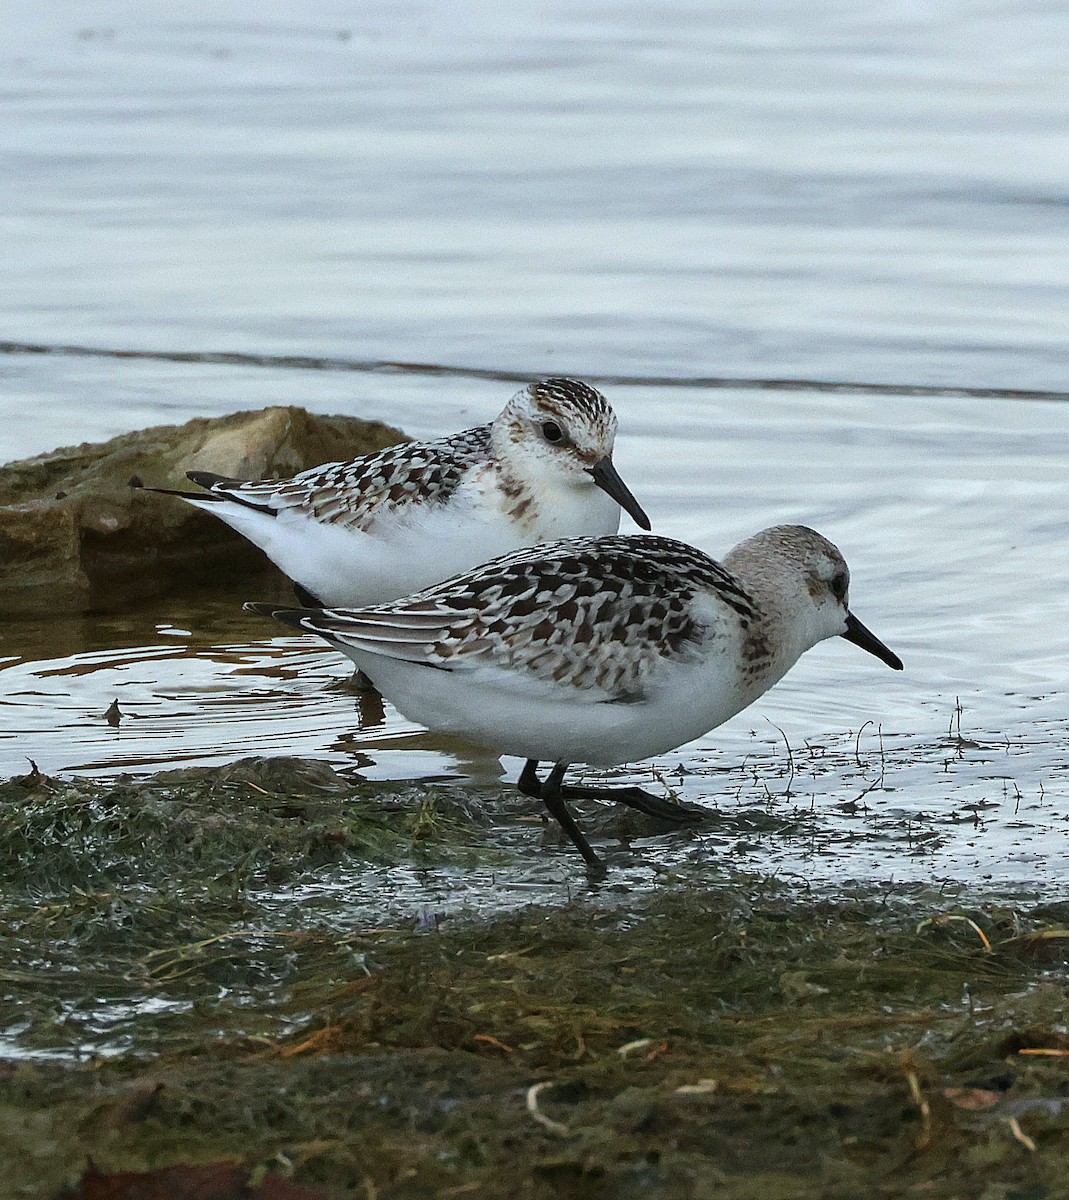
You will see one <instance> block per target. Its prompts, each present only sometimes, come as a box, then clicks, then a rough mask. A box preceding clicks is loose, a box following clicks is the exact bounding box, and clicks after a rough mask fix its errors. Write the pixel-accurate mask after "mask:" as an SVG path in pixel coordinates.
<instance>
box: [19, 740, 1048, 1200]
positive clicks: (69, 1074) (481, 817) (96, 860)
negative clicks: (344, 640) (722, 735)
mask: <svg viewBox="0 0 1069 1200" xmlns="http://www.w3.org/2000/svg"><path fill="white" fill-rule="evenodd" d="M530 816H531V812H530V808H529V806H528V805H527V804H526V803H525V802H523V801H520V800H516V799H513V798H511V797H508V798H504V797H503V795H502V793H501V792H500V791H499V790H497V789H487V790H486V791H485V792H480V791H479V789H471V790H468V789H464V790H460V789H450V788H446V787H428V786H415V785H410V784H396V785H382V784H375V785H371V784H366V783H354V782H353V781H352V780H349V779H346V778H345V777H343V776H341V775H338V774H336V773H335V772H333V771H332V770H330V769H329V768H327V767H325V766H322V765H317V764H314V763H309V762H303V761H301V760H292V759H290V760H285V759H282V760H278V759H269V760H262V759H261V760H246V761H244V762H240V763H236V764H234V765H233V766H231V767H227V768H223V769H211V770H186V771H176V772H168V773H165V774H162V775H157V776H154V777H152V778H150V779H147V780H141V781H134V780H132V779H127V780H119V781H117V782H112V783H107V784H104V783H100V784H97V783H87V782H82V781H75V782H72V781H68V780H56V779H49V778H46V777H45V776H43V775H40V774H39V773H37V772H31V773H30V774H28V775H26V776H24V777H22V778H21V779H18V780H13V781H10V782H9V783H7V784H5V785H2V787H0V870H2V873H3V879H4V881H5V883H4V889H3V896H2V898H0V939H2V942H0V946H2V949H0V962H2V963H3V964H4V965H3V967H0V981H2V988H0V1030H2V1036H3V1044H2V1048H0V1055H2V1060H3V1061H2V1062H0V1180H3V1181H4V1182H3V1184H2V1185H0V1194H3V1195H5V1196H7V1195H10V1196H28V1197H57V1196H60V1195H67V1196H101V1197H104V1196H109V1197H119V1196H132V1195H134V1194H138V1195H165V1194H167V1195H172V1196H176V1197H180V1196H181V1195H183V1194H188V1195H190V1196H193V1195H208V1194H211V1195H213V1196H224V1195H235V1196H237V1195H246V1196H255V1195H264V1196H267V1195H275V1196H278V1197H286V1196H292V1197H298V1196H300V1197H310V1196H359V1197H382V1198H387V1197H390V1198H393V1197H398V1198H400V1197H422V1196H441V1197H453V1196H468V1195H471V1196H477V1197H480V1196H485V1197H498V1196H516V1195H522V1196H531V1197H539V1198H541V1197H557V1196H581V1197H630V1196H635V1195H649V1196H663V1197H683V1196H709V1195H716V1196H723V1197H729V1198H731V1200H750V1198H753V1200H757V1198H761V1200H765V1198H768V1197H772V1198H781V1197H782V1198H794V1197H798V1198H801V1197H806V1198H807V1200H808V1198H810V1197H829V1198H830V1197H835V1198H837V1200H838V1198H842V1200H847V1198H854V1197H857V1198H859V1200H860V1198H862V1197H864V1198H866V1200H867V1198H869V1197H873V1196H883V1195H887V1196H914V1195H916V1196H933V1197H947V1198H949V1197H970V1198H972V1197H981V1198H983V1200H1039V1198H1041V1197H1055V1196H1058V1195H1063V1194H1064V1180H1065V1179H1066V1178H1067V1177H1069V1113H1067V1112H1066V1111H1065V1106H1066V1104H1067V1103H1069V1032H1067V1029H1069V1020H1067V1012H1066V1008H1067V1000H1066V990H1065V976H1066V960H1067V957H1069V929H1067V928H1066V922H1067V921H1069V908H1066V907H1064V906H1062V905H1060V904H1048V905H1046V906H1042V907H1039V906H1036V904H1035V903H1034V902H1032V903H1025V902H1018V903H1009V902H992V901H990V900H989V901H985V902H979V901H977V900H976V899H975V898H971V897H969V896H968V895H966V894H965V893H959V894H956V895H955V894H952V893H950V892H949V891H948V890H947V889H945V888H944V889H943V890H941V891H940V890H938V889H936V888H934V887H923V886H918V885H912V886H909V887H884V888H874V887H869V886H867V887H864V888H839V889H837V890H836V892H835V893H834V895H825V894H818V893H815V892H811V891H806V890H805V889H803V888H800V887H798V886H791V887H788V886H786V885H785V884H783V883H780V882H777V881H775V880H770V879H767V878H762V877H757V876H746V875H742V874H739V873H738V872H735V871H732V870H731V868H730V867H729V865H728V864H729V862H730V861H731V859H730V858H729V857H728V856H725V857H724V858H723V859H721V860H718V859H716V858H711V857H709V856H705V857H703V858H702V861H701V866H700V869H699V867H698V866H697V865H696V866H694V867H693V868H688V869H686V870H683V869H681V871H680V872H678V873H667V874H664V875H662V876H661V877H660V882H659V883H658V884H657V885H656V886H654V887H653V888H651V889H647V890H644V891H643V892H642V893H641V895H639V894H630V893H629V892H628V891H627V889H626V887H624V886H622V885H621V883H620V879H621V878H626V875H625V874H624V873H621V872H619V871H617V872H614V874H611V875H610V877H609V880H608V881H607V882H606V883H605V884H604V885H603V886H602V887H601V888H600V889H594V888H592V887H590V886H588V885H587V884H586V883H585V877H584V876H583V873H582V871H581V868H580V866H579V864H578V863H576V862H573V861H572V858H571V856H570V852H568V851H563V850H562V851H557V850H555V849H539V848H537V847H536V846H534V845H532V841H531V837H530V833H531V830H532V825H531V823H530V821H529V819H528V818H529V817H530ZM593 816H594V814H593V813H592V812H590V811H589V810H588V811H587V812H586V813H585V814H584V821H586V822H591V823H592V824H593V826H594V827H597V822H596V821H594V820H593ZM629 819H630V818H629ZM492 826H494V827H493V828H491V827H492ZM517 828H521V829H522V842H523V844H522V845H518V844H517V838H516V836H515V830H516V829H517ZM617 832H620V831H619V830H617ZM632 832H634V833H635V834H636V835H648V834H649V833H650V832H652V830H651V829H649V828H646V829H641V828H636V829H633V830H632ZM565 855H567V857H564V856H565ZM532 856H534V857H537V858H540V859H547V858H548V859H551V860H554V861H557V860H558V859H559V860H560V861H559V864H558V865H562V866H564V867H566V868H568V869H570V870H571V871H572V872H573V874H574V889H573V893H572V899H571V900H570V902H563V903H560V904H557V905H552V906H549V905H541V906H530V905H523V904H520V903H518V902H517V903H516V904H514V905H513V907H512V910H511V911H502V910H501V909H496V910H491V911H489V912H488V911H479V910H477V909H471V910H470V911H466V912H465V911H457V910H455V909H453V910H451V911H450V910H448V906H443V905H442V904H439V903H437V902H436V901H435V900H434V897H435V895H436V888H437V891H438V892H439V893H441V894H445V893H447V892H448V890H449V881H450V880H451V879H457V880H461V879H463V878H465V877H466V876H469V875H471V874H472V873H475V874H478V875H480V876H481V877H482V878H483V880H484V885H485V886H484V887H483V891H484V893H485V894H487V895H492V894H493V881H494V880H495V879H497V880H499V881H500V887H501V888H502V890H504V889H506V888H507V887H508V886H509V881H510V879H511V878H513V877H514V876H515V875H516V874H517V873H522V872H523V871H524V870H525V869H526V868H527V866H528V865H529V860H530V859H531V857H532ZM614 878H615V882H614ZM413 880H416V881H422V885H423V886H422V890H420V889H418V888H416V889H414V888H411V887H409V893H408V894H409V896H410V897H411V896H413V895H423V896H425V897H429V898H430V899H429V904H428V906H426V907H424V906H422V905H421V904H420V903H415V904H413V903H409V904H408V905H407V907H406V905H404V904H401V903H399V902H398V901H397V899H396V896H397V894H398V892H399V891H402V892H403V891H404V890H405V888H406V887H407V886H409V885H410V884H411V882H412V881H413ZM428 881H429V882H428ZM376 889H378V890H376ZM90 1163H91V1164H92V1167H91V1168H90V1167H89V1164H90ZM179 1167H182V1168H183V1169H184V1170H185V1172H186V1173H185V1174H184V1175H182V1176H181V1178H182V1179H183V1180H185V1181H186V1182H185V1183H183V1184H181V1185H180V1184H179V1183H178V1180H179V1176H178V1175H177V1174H174V1172H175V1171H177V1169H178V1168H179ZM165 1171H170V1172H172V1174H170V1175H168V1176H166V1177H165V1176H164V1175H159V1174H157V1175H156V1178H157V1180H161V1179H164V1178H166V1179H168V1180H169V1181H170V1182H167V1183H160V1184H159V1189H162V1190H157V1191H155V1192H150V1191H142V1192H137V1193H135V1192H134V1191H133V1190H131V1189H132V1186H133V1185H130V1188H128V1189H127V1190H122V1189H123V1187H125V1186H126V1185H125V1184H122V1183H121V1182H120V1181H121V1180H124V1179H125V1180H130V1179H134V1178H135V1175H128V1176H119V1175H116V1174H115V1173H117V1172H133V1173H139V1172H146V1173H150V1174H149V1175H147V1176H146V1178H151V1177H152V1176H151V1173H152V1172H157V1173H159V1172H165ZM224 1176H225V1178H226V1179H227V1180H229V1184H228V1185H227V1186H229V1187H230V1188H231V1190H230V1191H225V1190H224V1185H223V1183H222V1182H220V1181H223V1180H224ZM195 1180H199V1181H200V1182H199V1183H197V1182H191V1181H195ZM209 1180H210V1181H211V1186H215V1187H216V1190H215V1191H211V1192H209V1190H208V1188H209V1182H208V1181H209ZM109 1181H111V1182H110V1183H109ZM138 1186H141V1185H138ZM109 1187H110V1188H111V1190H108V1188H109ZM180 1188H184V1189H185V1190H180ZM198 1188H199V1189H200V1190H197V1189H198ZM261 1189H262V1190H261Z"/></svg>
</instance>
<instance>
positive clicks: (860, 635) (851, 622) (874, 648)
mask: <svg viewBox="0 0 1069 1200" xmlns="http://www.w3.org/2000/svg"><path fill="white" fill-rule="evenodd" d="M842 636H843V637H844V638H846V640H847V641H848V642H853V643H854V645H855V646H860V647H861V649H862V650H867V651H868V652H869V653H870V654H875V655H876V657H877V658H878V659H879V660H880V661H881V662H885V663H886V664H887V665H888V666H889V667H890V668H891V669H892V670H894V671H901V670H902V660H901V659H900V658H899V657H898V655H897V654H895V652H894V651H893V650H888V648H887V647H886V646H885V645H884V644H883V642H881V641H880V639H879V638H878V637H877V636H876V635H875V634H874V633H870V632H869V631H868V630H867V629H866V628H865V626H864V625H862V624H861V622H860V621H859V620H858V619H857V617H855V616H854V614H853V613H847V614H846V632H845V633H844V634H843V635H842Z"/></svg>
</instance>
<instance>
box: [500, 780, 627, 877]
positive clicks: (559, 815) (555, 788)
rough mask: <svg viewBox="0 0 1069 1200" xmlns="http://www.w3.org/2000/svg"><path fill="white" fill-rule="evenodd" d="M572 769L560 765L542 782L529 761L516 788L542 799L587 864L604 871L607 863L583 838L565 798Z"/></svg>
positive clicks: (594, 869) (593, 869)
mask: <svg viewBox="0 0 1069 1200" xmlns="http://www.w3.org/2000/svg"><path fill="white" fill-rule="evenodd" d="M567 770H568V764H567V763H557V765H556V766H555V767H554V768H553V770H552V771H550V773H549V774H548V775H547V776H546V778H545V780H544V781H542V780H540V779H539V778H538V762H537V760H536V759H533V758H529V759H528V760H527V761H526V762H525V763H524V765H523V770H522V771H521V772H520V778H519V780H518V781H517V784H516V786H517V787H518V788H519V789H520V791H521V792H523V794H524V795H525V796H532V797H534V798H535V799H536V800H541V801H542V803H543V804H544V805H545V806H546V808H547V809H548V810H549V815H550V816H551V817H552V818H553V819H554V820H555V821H556V822H557V824H558V825H559V826H560V827H561V829H563V830H564V832H565V833H566V834H567V835H568V836H569V837H570V838H571V839H572V844H573V845H574V846H575V848H576V849H577V850H578V851H579V853H580V854H581V855H582V856H583V858H584V859H585V860H586V865H587V866H588V867H589V868H590V870H592V871H599V872H603V871H604V870H605V864H604V863H603V862H602V861H601V859H600V858H598V856H597V855H596V854H595V853H594V851H593V849H592V848H591V846H590V843H589V842H588V841H587V840H586V838H585V837H584V836H583V831H582V830H581V829H580V828H579V826H578V825H577V824H576V823H575V818H574V817H573V816H572V814H571V813H570V812H569V811H568V808H567V805H566V804H565V803H564V800H563V798H562V796H561V780H562V779H563V778H564V772H565V771H567Z"/></svg>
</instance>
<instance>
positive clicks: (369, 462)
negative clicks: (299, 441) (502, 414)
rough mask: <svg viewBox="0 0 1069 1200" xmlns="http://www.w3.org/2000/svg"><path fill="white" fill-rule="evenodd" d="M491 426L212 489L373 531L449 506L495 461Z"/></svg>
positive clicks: (225, 482) (223, 483) (341, 525)
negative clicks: (408, 511)
mask: <svg viewBox="0 0 1069 1200" xmlns="http://www.w3.org/2000/svg"><path fill="white" fill-rule="evenodd" d="M490 428H491V427H490V425H477V426H475V428H474V429H462V430H460V432H459V433H453V434H450V435H449V436H448V437H443V438H435V439H434V440H433V441H425V442H402V443H401V444H400V445H397V446H387V447H386V449H385V450H380V451H379V452H378V453H377V454H369V455H366V456H365V457H363V458H356V459H353V460H352V461H351V462H335V463H324V464H323V465H322V466H319V467H311V468H310V469H309V470H307V471H302V472H301V473H300V474H299V475H294V476H293V477H292V478H291V479H283V480H271V479H267V480H260V481H254V482H248V483H246V482H239V481H230V480H223V481H221V482H217V483H215V484H213V485H212V487H211V488H210V491H211V492H212V493H213V494H214V495H217V496H223V497H235V498H237V497H240V498H241V499H243V500H247V501H249V502H250V503H253V504H260V505H267V506H270V507H271V508H273V509H274V510H275V512H276V513H278V512H281V511H282V510H284V509H294V510H296V511H298V512H300V513H301V514H302V515H303V516H307V517H310V518H312V519H313V520H316V521H319V522H321V523H322V524H324V525H335V526H337V527H338V528H340V529H345V530H357V531H359V532H361V533H368V532H369V531H370V530H371V529H373V528H374V526H375V524H376V522H381V521H384V520H389V519H391V518H393V517H395V516H396V515H397V514H398V513H399V512H400V511H402V510H403V509H404V508H405V507H406V506H408V505H412V504H429V505H441V504H446V503H448V501H449V499H450V497H451V496H453V495H454V494H455V492H456V490H457V488H459V487H460V485H461V483H462V482H463V481H464V477H465V475H466V474H467V473H468V472H470V471H471V470H472V468H473V467H474V466H476V465H478V464H480V463H486V462H488V461H489V458H490Z"/></svg>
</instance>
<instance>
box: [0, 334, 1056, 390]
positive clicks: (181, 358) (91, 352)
mask: <svg viewBox="0 0 1069 1200" xmlns="http://www.w3.org/2000/svg"><path fill="white" fill-rule="evenodd" d="M0 353H3V354H41V355H55V356H57V357H60V356H62V357H68V358H128V359H136V360H148V361H151V362H174V363H208V364H213V365H222V366H229V367H273V368H276V369H281V370H289V371H355V372H360V373H363V374H365V375H437V376H447V377H450V378H454V379H492V380H499V381H500V382H502V383H531V382H532V381H534V380H536V379H543V378H545V375H546V372H536V371H509V370H504V369H501V368H496V367H458V366H446V365H444V364H442V363H418V362H400V361H394V360H392V359H386V358H319V357H314V356H311V355H305V354H237V353H232V352H225V351H200V350H115V349H111V348H109V347H106V346H64V345H55V344H51V343H46V342H5V341H0ZM578 376H579V378H581V379H585V380H587V381H588V382H590V383H598V384H604V385H606V386H612V387H659V388H684V387H686V388H705V389H708V390H713V389H719V388H733V389H741V390H746V391H757V392H853V393H855V394H860V395H864V396H944V397H952V396H964V397H971V398H973V399H982V400H1062V401H1064V400H1069V392H1053V391H1040V390H1036V389H1031V388H990V387H951V386H942V385H935V384H922V383H859V382H857V381H849V380H838V379H756V378H751V377H739V376H730V375H694V376H690V377H682V376H678V375H589V374H587V373H586V372H578Z"/></svg>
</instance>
